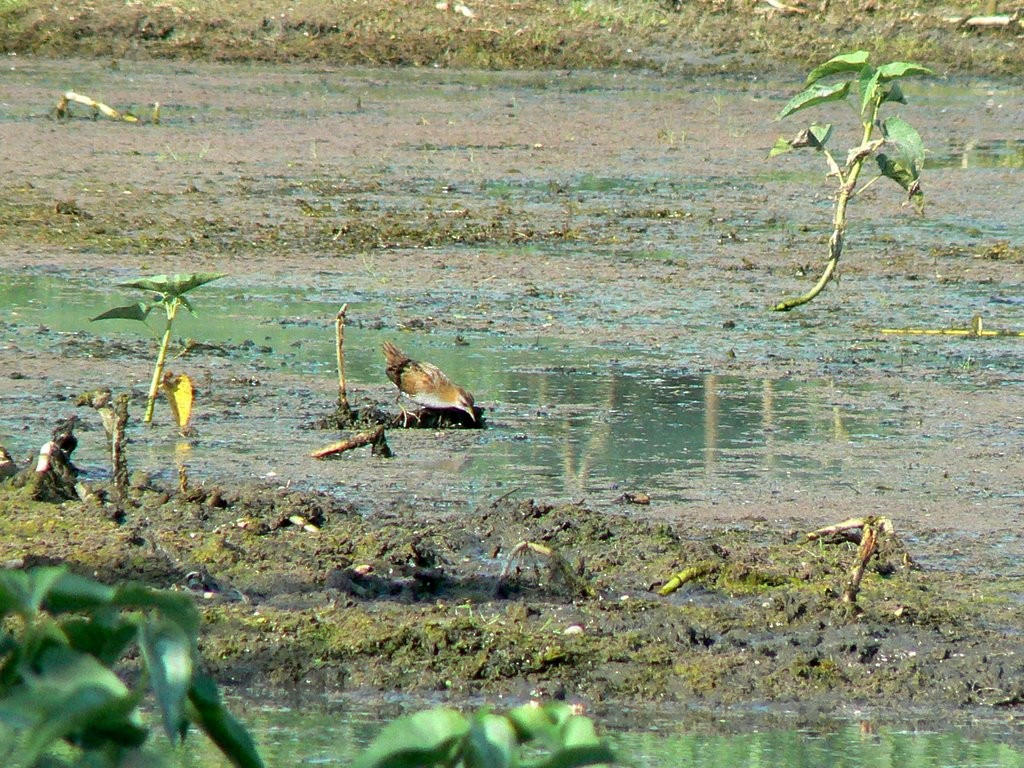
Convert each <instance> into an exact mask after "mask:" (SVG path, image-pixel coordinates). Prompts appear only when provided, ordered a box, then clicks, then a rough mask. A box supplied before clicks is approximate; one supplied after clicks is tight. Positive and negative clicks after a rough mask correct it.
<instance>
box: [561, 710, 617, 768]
mask: <svg viewBox="0 0 1024 768" xmlns="http://www.w3.org/2000/svg"><path fill="white" fill-rule="evenodd" d="M561 736H562V748H561V749H560V750H558V752H556V753H555V754H553V755H552V756H551V759H550V760H548V761H547V762H546V763H545V766H546V768H576V766H583V765H595V764H598V763H613V762H615V753H614V752H612V750H611V748H610V747H609V746H608V745H607V744H606V743H605V742H604V741H602V740H601V739H599V738H598V737H597V734H596V733H595V732H594V724H593V723H592V722H591V721H590V719H589V718H586V717H582V716H580V715H573V716H572V717H569V718H568V719H567V720H566V721H565V722H564V723H563V725H562V732H561Z"/></svg>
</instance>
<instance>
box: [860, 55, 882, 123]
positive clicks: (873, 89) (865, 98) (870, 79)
mask: <svg viewBox="0 0 1024 768" xmlns="http://www.w3.org/2000/svg"><path fill="white" fill-rule="evenodd" d="M878 83H879V79H878V70H877V69H871V68H870V67H865V68H864V70H863V71H862V72H861V73H860V79H859V80H858V82H857V87H858V88H859V89H860V114H861V117H862V118H863V117H864V116H865V115H866V114H867V111H868V108H869V107H871V106H873V105H874V104H875V100H876V99H879V93H878ZM878 103H881V101H879V102H878ZM864 122H865V124H866V123H867V122H868V120H865V121H864Z"/></svg>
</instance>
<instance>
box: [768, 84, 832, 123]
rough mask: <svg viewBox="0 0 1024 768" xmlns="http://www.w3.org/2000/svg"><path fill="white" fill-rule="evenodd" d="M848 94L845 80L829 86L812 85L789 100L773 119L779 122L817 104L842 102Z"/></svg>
mask: <svg viewBox="0 0 1024 768" xmlns="http://www.w3.org/2000/svg"><path fill="white" fill-rule="evenodd" d="M849 93H850V81H849V80H845V81H843V82H841V83H832V84H830V85H822V84H821V83H815V84H814V85H811V86H808V87H807V88H804V89H803V90H802V91H800V93H798V94H797V95H796V96H794V97H793V98H792V99H790V100H789V102H788V103H787V104H786V106H784V107H783V108H782V111H781V112H779V115H778V117H777V118H775V119H776V120H781V119H782V118H784V117H789V116H790V115H792V114H793V113H794V112H799V111H800V110H801V109H807V108H808V107H814V106H817V105H818V104H824V103H826V102H829V101H842V100H843V99H845V98H846V97H847V95H848V94H849Z"/></svg>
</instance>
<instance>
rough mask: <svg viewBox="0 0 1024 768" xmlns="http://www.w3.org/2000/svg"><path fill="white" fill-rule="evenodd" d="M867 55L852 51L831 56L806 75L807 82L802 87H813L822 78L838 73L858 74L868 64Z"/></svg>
mask: <svg viewBox="0 0 1024 768" xmlns="http://www.w3.org/2000/svg"><path fill="white" fill-rule="evenodd" d="M868 55H869V54H868V52H867V51H853V52H852V53H841V54H839V55H838V56H833V57H832V58H831V59H829V60H828V61H826V62H825V63H824V64H819V65H818V66H816V67H815V68H814V69H812V70H811V73H810V74H809V75H807V80H806V81H804V87H805V88H806V87H807V86H809V85H813V84H814V83H816V82H818V81H819V80H821V79H822V78H823V77H828V76H829V75H835V74H838V73H840V72H860V70H861V68H862V67H863V66H864V65H865V64H867V63H868Z"/></svg>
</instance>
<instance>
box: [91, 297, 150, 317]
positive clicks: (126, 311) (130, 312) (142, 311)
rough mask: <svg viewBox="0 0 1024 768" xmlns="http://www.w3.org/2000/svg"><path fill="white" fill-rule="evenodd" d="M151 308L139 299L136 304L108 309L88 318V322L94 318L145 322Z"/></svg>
mask: <svg viewBox="0 0 1024 768" xmlns="http://www.w3.org/2000/svg"><path fill="white" fill-rule="evenodd" d="M152 309H153V305H152V304H144V303H143V302H141V301H140V302H138V303H136V304H128V305H126V306H123V307H114V308H113V309H108V310H107V311H106V312H103V313H102V314H99V315H96V317H92V318H90V322H92V321H95V320H139V321H141V322H145V320H146V318H147V317H149V313H150V312H151V311H152Z"/></svg>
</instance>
